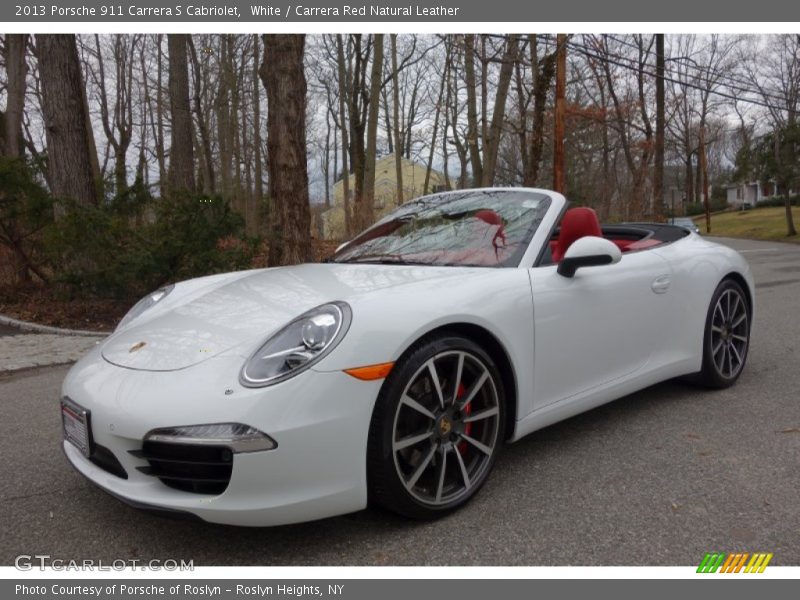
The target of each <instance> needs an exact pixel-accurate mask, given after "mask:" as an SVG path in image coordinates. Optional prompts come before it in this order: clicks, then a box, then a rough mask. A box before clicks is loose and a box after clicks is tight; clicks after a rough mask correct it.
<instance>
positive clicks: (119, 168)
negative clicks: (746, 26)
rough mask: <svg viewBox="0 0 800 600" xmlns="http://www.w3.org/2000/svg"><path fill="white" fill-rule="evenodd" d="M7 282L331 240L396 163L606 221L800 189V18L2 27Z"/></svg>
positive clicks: (128, 278)
mask: <svg viewBox="0 0 800 600" xmlns="http://www.w3.org/2000/svg"><path fill="white" fill-rule="evenodd" d="M0 49H1V50H2V53H1V54H2V65H0V244H2V246H3V248H4V251H3V253H2V254H0V259H2V260H3V268H2V269H0V275H2V277H3V278H4V279H5V283H10V282H15V283H14V285H27V284H29V283H30V282H34V283H36V284H37V285H48V286H51V285H53V286H55V285H57V286H61V287H66V288H67V289H69V290H70V293H72V294H100V295H107V294H112V295H116V296H127V295H133V294H136V293H142V292H143V291H147V290H148V289H150V287H151V286H155V285H160V284H162V283H164V282H165V281H169V280H173V279H175V278H178V277H187V276H192V275H196V274H200V273H206V272H213V271H216V270H223V269H231V268H243V267H246V266H250V265H253V264H266V265H281V264H292V263H297V262H303V261H308V260H313V259H314V258H316V257H318V255H319V254H320V252H321V251H320V250H319V244H317V242H315V241H314V239H315V237H318V235H319V229H318V226H317V223H318V216H319V214H320V213H321V212H322V211H324V210H325V209H326V208H327V207H330V206H331V204H332V202H333V196H334V195H333V186H334V184H336V183H337V182H340V181H341V185H342V186H343V188H344V193H343V203H344V220H345V231H344V233H345V237H350V236H352V235H353V234H355V233H356V232H358V231H359V230H361V229H363V228H364V227H366V226H368V225H369V224H371V223H372V222H373V220H374V218H375V213H374V206H375V204H374V196H375V175H376V174H375V163H376V159H377V158H379V157H382V156H385V155H392V156H393V157H394V164H395V173H394V176H395V178H396V185H397V193H396V195H395V197H394V201H395V202H396V203H398V204H399V203H402V202H404V201H407V200H409V198H408V197H406V195H405V193H404V190H405V189H406V186H404V184H403V181H402V178H403V167H402V165H401V161H402V159H404V158H405V159H408V160H412V161H415V162H417V163H420V164H421V165H422V166H424V168H425V172H426V176H425V182H424V186H423V191H433V185H432V184H431V180H432V179H431V173H433V172H436V173H437V174H438V176H437V179H443V181H444V185H443V186H439V187H444V188H448V189H458V188H469V187H479V186H494V185H509V186H518V185H524V186H533V187H545V188H555V189H560V190H563V191H564V193H565V194H566V196H567V197H568V198H569V199H570V200H572V201H573V202H575V203H578V204H583V205H587V206H592V207H594V208H595V209H596V210H597V211H598V213H599V214H600V216H601V218H602V219H605V220H642V219H647V220H662V219H664V218H665V217H666V216H671V215H673V214H685V213H687V212H688V213H697V212H699V211H701V210H709V209H712V208H714V207H722V206H724V204H725V202H724V193H725V192H724V185H725V184H727V183H731V182H745V181H748V182H749V181H772V182H774V183H775V184H776V186H777V188H778V189H779V190H782V193H783V195H784V196H785V204H786V206H787V213H786V214H787V231H788V233H789V234H790V235H791V234H793V233H794V224H793V222H792V219H791V211H790V210H789V209H788V206H789V205H790V202H791V198H790V192H791V191H795V192H796V191H798V189H800V186H798V175H799V174H800V167H798V157H799V156H800V154H798V146H800V134H798V123H797V109H798V103H799V102H800V35H797V34H791V35H788V34H787V35H761V36H728V35H717V34H714V35H704V36H697V35H666V36H664V35H658V34H655V35H570V36H566V35H565V36H554V35H549V34H539V35H537V34H530V35H492V34H483V35H473V34H467V35H455V34H452V35H394V34H392V35H382V34H375V35H362V34H352V35H342V34H332V35H308V36H304V35H263V36H258V35H232V34H225V35H205V34H203V35H178V34H175V35H172V34H170V35H153V34H135V35H19V34H14V35H12V34H8V35H5V36H2V38H0Z"/></svg>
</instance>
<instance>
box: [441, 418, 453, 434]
mask: <svg viewBox="0 0 800 600" xmlns="http://www.w3.org/2000/svg"><path fill="white" fill-rule="evenodd" d="M452 430H453V422H452V421H451V420H450V419H449V418H447V417H442V418H441V419H439V435H441V436H442V437H445V436H448V435H450V432H451V431H452Z"/></svg>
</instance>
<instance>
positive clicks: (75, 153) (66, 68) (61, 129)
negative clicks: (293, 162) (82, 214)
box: [36, 34, 99, 204]
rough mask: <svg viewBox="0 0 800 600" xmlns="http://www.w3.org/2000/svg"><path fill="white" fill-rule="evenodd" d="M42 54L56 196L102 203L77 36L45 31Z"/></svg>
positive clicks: (40, 39) (39, 40)
mask: <svg viewBox="0 0 800 600" xmlns="http://www.w3.org/2000/svg"><path fill="white" fill-rule="evenodd" d="M36 54H37V59H38V65H39V72H40V73H41V85H42V112H43V115H44V120H45V131H46V134H47V151H48V170H49V181H50V184H51V186H52V190H51V191H52V192H53V195H54V196H55V197H56V198H64V199H72V200H75V201H76V202H78V203H81V204H97V203H98V202H99V194H98V186H97V178H96V171H95V169H94V168H93V164H96V163H97V154H96V153H95V150H94V138H93V136H92V135H91V131H92V130H91V124H90V122H89V114H88V110H87V103H86V91H85V88H84V82H83V76H82V74H81V68H80V63H79V58H78V47H77V44H76V42H75V36H74V35H61V34H39V35H37V36H36ZM98 170H99V169H98Z"/></svg>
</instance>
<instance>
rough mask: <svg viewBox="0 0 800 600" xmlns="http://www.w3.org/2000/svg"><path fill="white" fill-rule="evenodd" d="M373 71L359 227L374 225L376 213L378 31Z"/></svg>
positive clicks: (380, 66)
mask: <svg viewBox="0 0 800 600" xmlns="http://www.w3.org/2000/svg"><path fill="white" fill-rule="evenodd" d="M373 45H374V51H373V55H372V73H371V74H370V91H369V111H368V115H367V139H366V143H367V146H366V153H365V157H364V186H363V194H362V196H361V198H359V201H360V204H361V206H360V210H358V211H357V214H358V215H359V218H358V228H359V230H361V229H366V228H367V227H369V226H370V225H372V221H373V220H374V214H375V160H376V158H377V153H378V150H377V141H378V140H377V138H378V114H379V110H380V106H379V104H380V93H381V81H382V79H383V34H382V33H376V34H375V37H374V41H373Z"/></svg>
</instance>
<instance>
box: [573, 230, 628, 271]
mask: <svg viewBox="0 0 800 600" xmlns="http://www.w3.org/2000/svg"><path fill="white" fill-rule="evenodd" d="M620 260H622V251H621V250H620V249H619V248H618V247H617V245H616V244H615V243H613V242H610V241H608V240H607V239H605V238H601V237H596V236H593V235H587V236H586V237H582V238H580V239H578V240H575V242H573V243H572V245H571V246H570V247H569V248H567V251H566V253H565V254H564V258H563V259H561V262H560V263H558V274H559V275H561V276H563V277H574V276H575V271H577V270H578V269H580V268H581V267H599V266H601V265H611V264H614V263H618V262H619V261H620Z"/></svg>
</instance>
